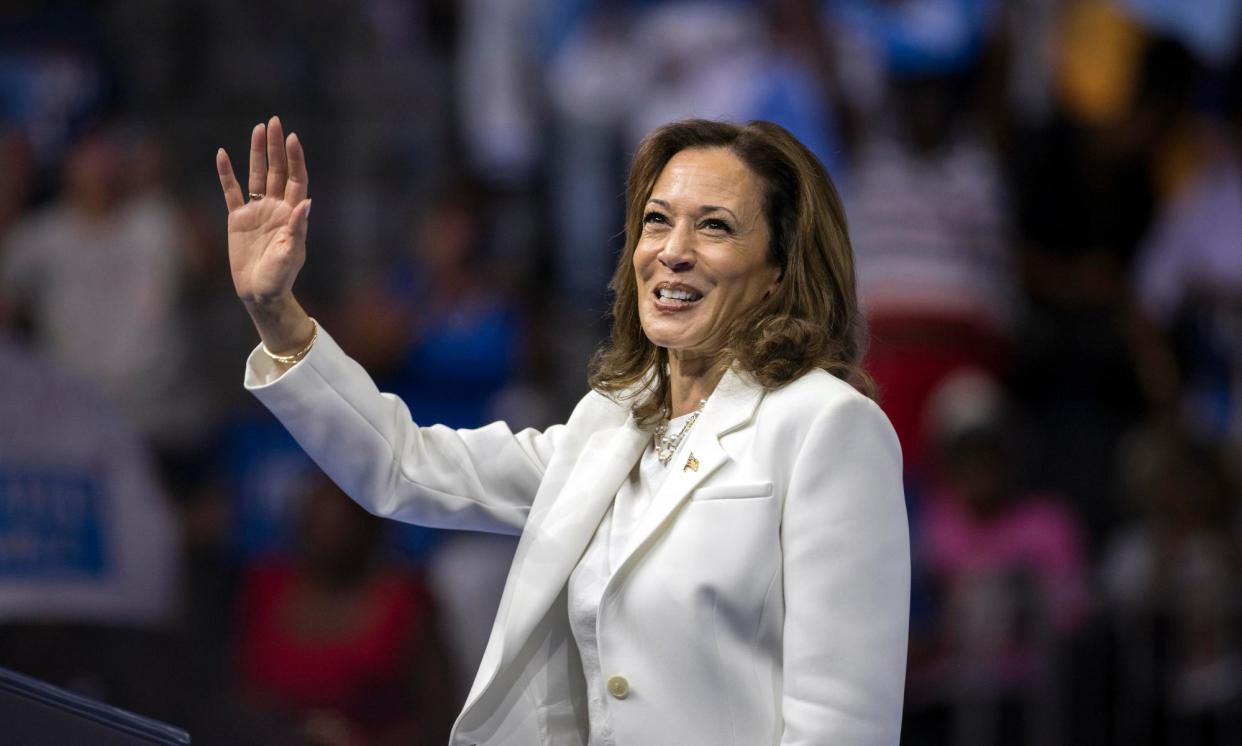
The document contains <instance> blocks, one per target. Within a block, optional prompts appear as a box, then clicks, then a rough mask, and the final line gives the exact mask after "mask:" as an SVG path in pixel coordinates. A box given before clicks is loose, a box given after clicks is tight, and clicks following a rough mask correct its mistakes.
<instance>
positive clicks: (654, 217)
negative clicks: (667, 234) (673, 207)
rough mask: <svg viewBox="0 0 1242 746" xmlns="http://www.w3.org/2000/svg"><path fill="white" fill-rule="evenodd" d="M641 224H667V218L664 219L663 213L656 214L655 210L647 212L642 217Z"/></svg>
mask: <svg viewBox="0 0 1242 746" xmlns="http://www.w3.org/2000/svg"><path fill="white" fill-rule="evenodd" d="M643 223H646V224H650V223H663V224H668V218H667V217H665V215H664V213H662V212H657V211H655V210H652V211H650V212H648V213H647V214H646V215H644V216H643Z"/></svg>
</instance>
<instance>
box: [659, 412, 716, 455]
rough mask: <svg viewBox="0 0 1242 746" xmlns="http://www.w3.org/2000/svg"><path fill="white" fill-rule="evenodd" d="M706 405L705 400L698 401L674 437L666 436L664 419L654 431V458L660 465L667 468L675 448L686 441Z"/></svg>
mask: <svg viewBox="0 0 1242 746" xmlns="http://www.w3.org/2000/svg"><path fill="white" fill-rule="evenodd" d="M706 405H707V400H706V399H699V406H698V407H696V408H695V410H694V411H693V412H691V413H690V419H688V420H686V424H684V425H682V426H681V429H680V430H678V431H677V434H676V435H669V434H668V426H669V420H668V418H667V417H665V418H664V419H663V420H662V421H661V422H660V424H659V425H656V429H655V449H656V458H657V459H659V460H660V463H661V464H664V465H665V466H668V462H670V461H672V460H673V454H674V453H677V448H678V447H679V446H680V445H681V442H682V441H683V440H685V439H686V434H687V433H689V432H690V428H692V427H694V423H696V422H698V421H699V415H700V414H702V413H703V407H705V406H706Z"/></svg>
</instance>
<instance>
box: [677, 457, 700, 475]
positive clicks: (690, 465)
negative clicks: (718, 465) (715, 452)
mask: <svg viewBox="0 0 1242 746" xmlns="http://www.w3.org/2000/svg"><path fill="white" fill-rule="evenodd" d="M681 470H682V471H698V470H699V460H698V459H697V458H695V457H694V454H693V453H692V454H690V458H688V459H686V465H685V466H684V467H682V469H681Z"/></svg>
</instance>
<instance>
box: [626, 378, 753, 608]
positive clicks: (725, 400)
mask: <svg viewBox="0 0 1242 746" xmlns="http://www.w3.org/2000/svg"><path fill="white" fill-rule="evenodd" d="M744 376H745V374H740V373H737V372H736V371H734V370H733V369H732V368H730V369H728V370H727V371H725V374H724V376H723V377H722V378H721V379H720V383H719V384H717V385H716V390H715V391H713V392H712V395H711V397H710V398H708V400H707V405H706V406H704V407H703V413H702V414H701V415H699V420H698V422H696V423H695V426H694V429H693V430H692V431H690V434H689V437H688V439H687V440H686V442H685V443H683V444H682V446H681V448H679V449H677V453H675V454H674V455H673V459H672V461H670V462H669V464H668V468H669V469H672V470H673V471H672V473H671V474H669V475H668V478H667V479H665V480H664V483H663V484H662V485H661V486H660V489H659V491H658V492H657V493H656V494H655V495H654V496H653V498H652V502H651V507H649V508H648V509H647V512H646V513H644V514H643V516H642V517H641V518H640V519H639V521H638V525H637V526H636V527H635V529H634V531H633V532H632V533H631V534H630V539H629V543H628V545H627V546H626V548H625V551H624V553H623V554H622V558H621V562H620V563H619V564H618V565H617V566H616V567H615V568H614V569H613V572H612V577H611V579H610V580H609V583H608V585H609V586H610V587H611V585H612V584H613V583H614V582H615V581H616V580H617V578H619V577H621V575H622V574H623V572H624V571H625V570H626V569H627V567H628V566H629V565H630V564H632V562H633V561H634V560H635V558H636V557H637V556H639V555H640V554H641V551H640V550H641V549H642V548H643V547H645V546H646V545H647V544H648V542H649V541H650V540H651V539H652V538H653V537H654V536H656V535H657V534H658V533H659V530H660V528H661V527H662V526H663V525H664V523H665V522H666V521H668V519H669V517H670V516H671V515H672V514H673V513H674V512H675V511H676V510H677V509H678V508H679V507H680V506H681V504H682V503H683V502H685V501H686V498H688V497H689V496H690V493H691V492H692V491H694V488H695V487H698V486H699V484H700V483H702V481H703V480H704V479H707V478H708V477H709V476H711V475H712V473H713V472H715V471H716V470H717V469H719V468H720V467H721V466H722V465H723V464H724V463H725V462H726V461H728V460H729V454H728V453H726V452H725V450H724V448H722V447H721V445H720V438H721V436H723V435H725V434H727V433H731V432H733V431H734V430H737V429H738V428H739V427H742V426H743V425H745V424H747V423H748V422H750V421H751V419H753V418H754V415H755V409H756V408H757V407H758V406H759V402H760V400H762V399H763V388H762V387H761V386H759V385H758V384H757V383H755V382H753V381H751V380H749V378H746V377H744ZM644 444H645V441H644ZM617 486H618V487H619V486H620V483H618V484H617Z"/></svg>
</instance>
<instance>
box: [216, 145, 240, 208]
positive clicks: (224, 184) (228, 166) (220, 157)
mask: <svg viewBox="0 0 1242 746" xmlns="http://www.w3.org/2000/svg"><path fill="white" fill-rule="evenodd" d="M216 173H217V174H218V175H219V176H220V188H221V189H223V190H224V204H225V205H227V206H228V208H229V212H232V211H234V210H236V209H237V208H239V207H241V206H242V205H244V204H246V198H245V196H243V195H242V190H241V185H240V184H238V183H237V177H236V176H234V175H233V164H232V162H231V161H229V154H228V153H226V152H224V148H220V149H219V150H217V151H216Z"/></svg>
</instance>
